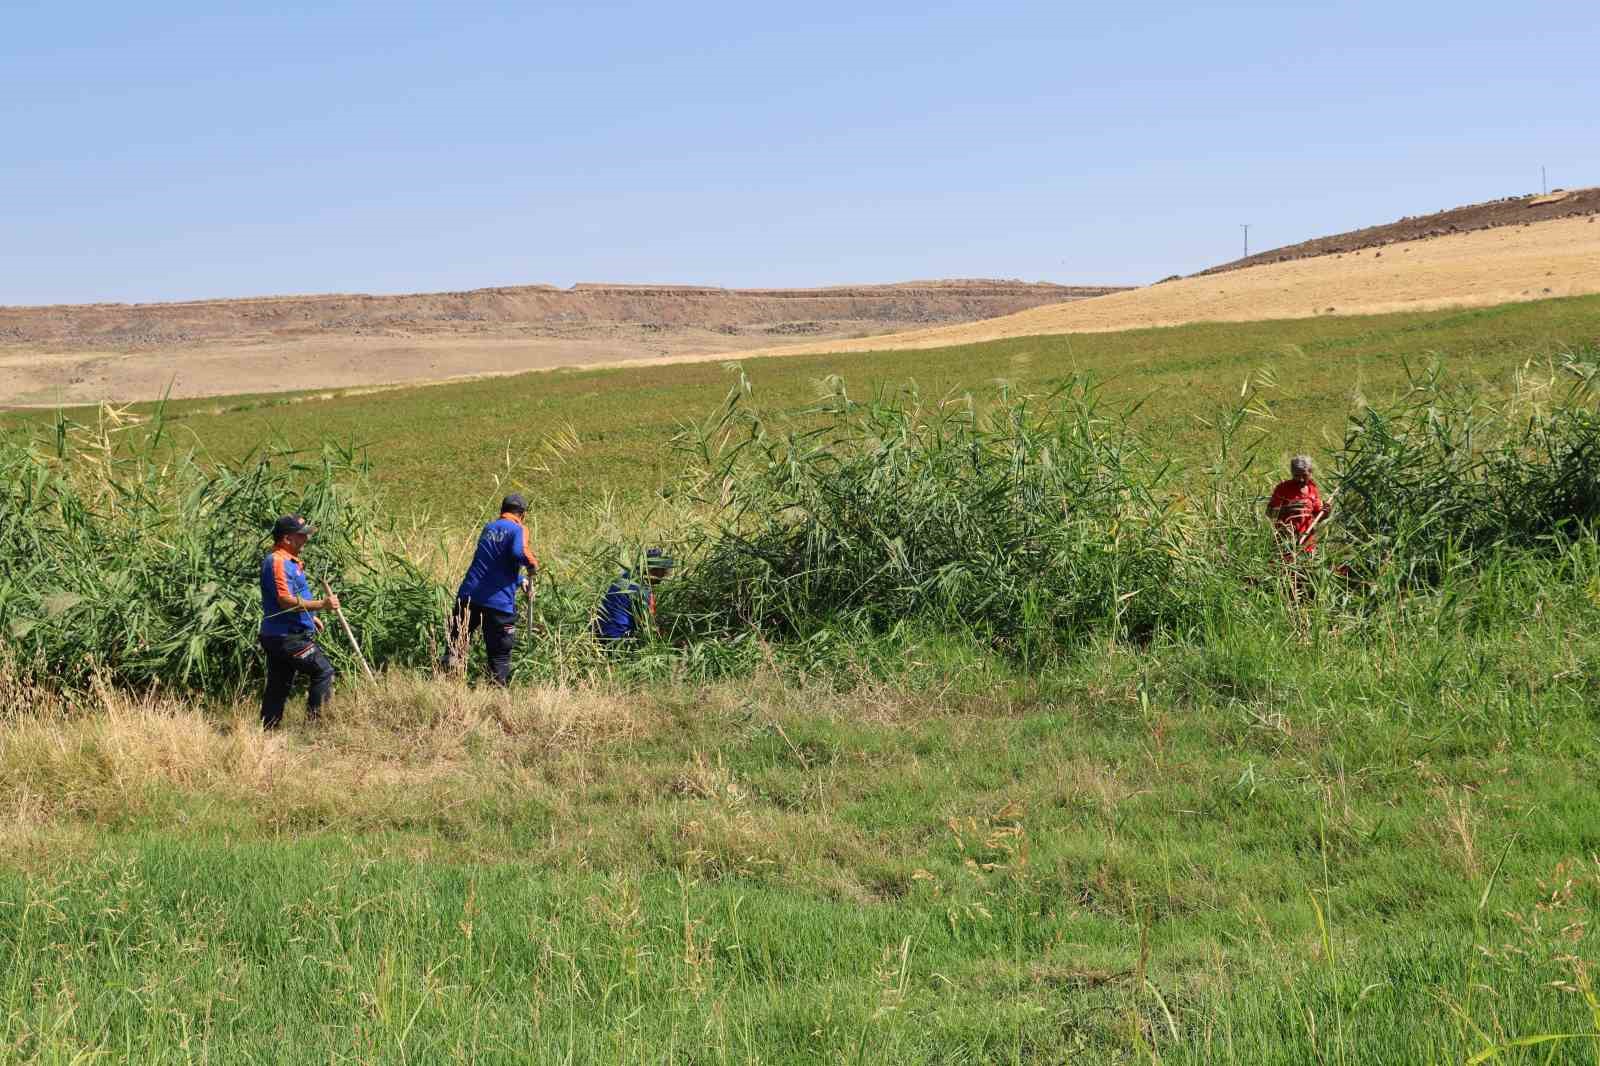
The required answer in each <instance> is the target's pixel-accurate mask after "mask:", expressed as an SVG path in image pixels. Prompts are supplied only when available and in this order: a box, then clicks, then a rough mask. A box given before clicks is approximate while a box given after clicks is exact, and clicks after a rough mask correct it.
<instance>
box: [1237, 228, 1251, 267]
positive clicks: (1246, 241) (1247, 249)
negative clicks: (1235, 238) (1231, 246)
mask: <svg viewBox="0 0 1600 1066" xmlns="http://www.w3.org/2000/svg"><path fill="white" fill-rule="evenodd" d="M1239 225H1241V226H1243V227H1244V257H1245V258H1246V259H1249V258H1250V223H1248V222H1241V223H1239Z"/></svg>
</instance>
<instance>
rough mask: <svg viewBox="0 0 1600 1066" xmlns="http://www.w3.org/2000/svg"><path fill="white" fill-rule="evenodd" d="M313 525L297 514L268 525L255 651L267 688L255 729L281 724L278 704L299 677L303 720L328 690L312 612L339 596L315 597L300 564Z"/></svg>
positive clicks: (328, 666)
mask: <svg viewBox="0 0 1600 1066" xmlns="http://www.w3.org/2000/svg"><path fill="white" fill-rule="evenodd" d="M315 532H316V527H315V526H313V525H311V523H309V522H307V521H306V520H305V519H304V518H303V517H301V516H300V515H297V514H291V515H284V516H283V517H282V518H280V519H278V520H277V522H275V523H273V526H272V541H273V543H272V551H270V552H268V553H267V555H266V557H265V558H264V559H262V560H261V634H260V640H261V650H262V651H264V652H266V653H267V688H266V691H265V692H264V693H262V696H261V727H262V728H263V729H276V728H278V726H279V725H280V724H282V722H283V705H284V704H285V703H287V702H288V700H289V690H290V689H291V688H293V687H294V679H295V678H296V677H298V676H300V675H302V674H303V675H305V677H306V678H307V679H308V680H309V681H310V684H311V693H310V696H309V697H308V698H307V699H306V720H307V721H311V722H314V721H316V720H317V718H318V717H319V716H320V715H321V713H322V705H323V704H324V703H326V702H327V699H328V693H329V692H331V691H332V690H333V676H334V674H333V664H332V663H330V662H328V657H327V656H326V655H324V654H323V653H322V649H321V648H319V647H317V630H319V629H321V628H322V620H321V619H319V618H317V617H315V616H314V615H313V614H312V612H313V611H331V610H337V609H338V607H339V597H337V596H335V595H333V594H332V593H329V594H328V597H327V599H318V598H316V597H315V596H313V595H312V594H311V582H310V580H308V579H307V578H306V568H305V566H304V565H303V564H302V563H301V562H300V552H301V550H302V549H304V548H305V546H306V541H307V540H308V539H310V537H311V534H313V533H315Z"/></svg>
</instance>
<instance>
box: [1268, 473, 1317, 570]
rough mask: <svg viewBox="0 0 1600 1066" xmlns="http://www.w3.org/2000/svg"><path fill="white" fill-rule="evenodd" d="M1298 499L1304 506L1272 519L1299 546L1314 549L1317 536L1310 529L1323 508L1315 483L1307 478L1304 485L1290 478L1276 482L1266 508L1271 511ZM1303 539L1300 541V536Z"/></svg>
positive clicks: (1314, 526)
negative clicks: (1276, 484)
mask: <svg viewBox="0 0 1600 1066" xmlns="http://www.w3.org/2000/svg"><path fill="white" fill-rule="evenodd" d="M1297 500H1298V501H1299V502H1300V503H1302V504H1304V505H1305V506H1303V507H1301V508H1300V510H1299V511H1297V512H1295V513H1293V514H1283V515H1279V516H1277V518H1275V519H1274V521H1276V522H1277V523H1278V529H1279V531H1280V532H1281V533H1283V534H1284V536H1285V537H1286V538H1288V539H1290V540H1291V542H1299V543H1300V547H1301V548H1303V549H1304V550H1306V551H1308V552H1309V551H1315V550H1316V548H1317V537H1316V534H1315V533H1312V532H1311V531H1312V530H1313V529H1314V528H1316V524H1317V519H1318V518H1321V517H1322V512H1323V510H1324V507H1323V503H1322V493H1320V492H1318V491H1317V483H1316V482H1315V481H1311V480H1307V481H1306V483H1305V484H1304V485H1302V484H1300V482H1298V481H1296V480H1295V479H1294V478H1290V479H1289V480H1288V481H1280V482H1278V487H1277V488H1275V489H1273V490H1272V499H1271V500H1270V501H1268V503H1267V509H1268V510H1269V511H1273V510H1276V509H1278V508H1279V507H1283V506H1284V505H1286V504H1291V503H1294V502H1295V501H1297ZM1302 537H1304V538H1305V540H1304V541H1303V542H1301V540H1300V539H1301V538H1302Z"/></svg>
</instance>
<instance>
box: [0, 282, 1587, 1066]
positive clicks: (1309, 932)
mask: <svg viewBox="0 0 1600 1066" xmlns="http://www.w3.org/2000/svg"><path fill="white" fill-rule="evenodd" d="M1407 362H1409V363H1410V364H1411V366H1412V368H1413V373H1412V376H1411V377H1410V378H1408V376H1407V372H1406V369H1405V365H1404V364H1406V363H1407ZM1597 362H1600V298H1586V299H1574V300H1556V301H1545V302H1539V303H1529V304H1518V305H1512V306H1506V307H1499V308H1490V309H1485V310H1480V311H1470V312H1441V313H1430V314H1411V315H1399V316H1385V317H1374V318H1357V319H1338V318H1324V319H1318V320H1314V321H1303V322H1281V323H1258V324H1249V325H1209V326H1191V327H1184V328H1180V329H1163V330H1148V331H1139V332H1135V333H1128V334H1114V335H1112V334H1107V335H1099V336H1077V337H1071V338H1066V337H1047V338H1031V339H1027V340H1020V341H1008V342H1003V343H997V344H991V345H978V346H973V347H969V348H963V349H953V350H946V351H934V352H911V353H892V354H881V353H880V354H872V355H863V356H845V357H836V358H826V359H825V358H820V357H819V358H809V357H804V358H787V359H771V360H751V361H749V362H747V363H746V364H745V365H744V366H743V368H742V371H743V373H744V375H746V376H747V377H748V378H749V380H750V381H751V382H753V392H752V393H751V394H750V396H749V398H748V402H740V403H739V404H737V405H734V406H732V407H725V406H723V402H724V398H725V397H726V396H727V395H728V393H729V390H730V389H731V388H734V387H735V386H736V385H737V383H738V381H739V376H738V374H736V373H735V372H732V371H730V370H728V369H725V368H723V367H720V366H717V365H715V364H701V365H689V366H680V367H663V368H650V369H641V370H628V371H620V370H619V371H594V372H569V373H557V374H545V375H529V376H525V377H519V378H508V379H499V380H491V381H482V382H472V383H463V384H452V385H441V386H435V387H428V388H419V389H413V390H396V391H391V392H382V393H371V394H367V395H360V396H346V397H337V396H336V397H333V398H329V399H311V398H303V397H253V398H249V399H247V400H237V401H235V400H226V401H184V402H181V403H176V404H173V405H171V407H170V411H169V412H168V413H169V415H170V418H169V419H168V420H167V421H165V422H164V423H162V425H161V427H160V436H159V439H154V438H155V434H154V433H153V432H152V428H151V426H150V424H144V425H140V426H135V427H133V429H132V430H130V431H126V432H124V431H122V430H119V429H117V428H116V427H111V428H110V429H106V428H105V427H100V428H99V429H85V428H74V427H72V426H69V425H65V424H55V423H53V422H52V421H51V420H49V419H46V418H44V417H42V416H35V415H26V416H23V415H14V416H11V422H12V423H13V426H12V427H11V432H10V433H9V434H8V435H6V436H3V437H0V474H4V480H3V485H4V487H5V488H4V491H5V492H6V493H7V495H6V496H5V497H4V498H3V501H0V502H3V503H4V504H5V509H4V510H3V511H0V558H3V559H4V561H5V569H4V571H3V572H0V634H3V635H4V639H5V641H6V643H5V645H4V652H3V654H0V826H3V827H4V830H3V832H0V1066H3V1064H9V1063H13V1062H16V1063H22V1062H29V1063H32V1062H50V1063H54V1062H61V1063H76V1062H94V1061H126V1062H140V1063H156V1062H159V1063H167V1062H171V1063H178V1062H185V1063H187V1062H262V1061H272V1062H306V1063H311V1062H335V1061H340V1062H343V1061H356V1062H396V1063H402V1062H416V1063H435V1062H506V1063H513V1062H564V1063H565V1062H570V1063H579V1062H583V1063H588V1062H596V1063H609V1062H640V1063H645V1062H649V1063H658V1062H659V1063H733V1062H738V1063H755V1062H762V1063H797V1064H798V1063H813V1062H839V1063H912V1062H917V1063H920V1062H930V1063H1067V1062H1085V1063H1101V1062H1108V1063H1116V1062H1121V1063H1157V1062H1163V1063H1202V1062H1239V1063H1284V1064H1289V1063H1327V1064H1336V1063H1337V1064H1357V1063H1373V1064H1376V1063H1397V1062H1400V1063H1412V1062H1416V1063H1463V1062H1490V1061H1492V1062H1499V1063H1582V1062H1590V1063H1592V1062H1595V1061H1597V1059H1600V991H1597V989H1596V988H1595V985H1594V974H1595V972H1596V968H1597V967H1600V930H1597V929H1596V928H1595V920H1596V919H1595V915H1596V914H1597V913H1600V796H1597V793H1596V789H1595V781H1596V779H1597V774H1600V747H1597V744H1596V739H1597V730H1600V542H1597V540H1596V537H1595V528H1596V523H1597V521H1600V413H1597V407H1600V404H1597V398H1596V388H1597V381H1600V378H1597V375H1596V370H1595V364H1596V363H1597ZM1423 366H1434V367H1437V368H1438V375H1439V376H1434V375H1433V374H1432V373H1431V372H1430V373H1418V368H1421V367H1423ZM830 374H838V375H839V376H841V377H842V378H843V381H844V385H845V387H846V389H847V391H848V395H849V396H850V397H852V398H854V399H855V400H857V401H860V402H855V403H852V402H848V401H847V400H846V399H845V398H844V397H843V396H841V394H840V393H839V391H838V388H837V386H836V385H833V384H829V383H827V382H825V381H824V379H825V378H826V377H827V376H828V375H830ZM1081 374H1089V375H1092V377H1093V378H1095V379H1098V380H1099V381H1101V382H1102V383H1103V384H1102V385H1101V386H1100V387H1099V388H1098V389H1097V388H1096V387H1095V386H1094V385H1093V384H1091V383H1089V382H1087V381H1085V380H1084V379H1083V378H1081V377H1079V376H1078V375H1081ZM907 380H915V382H916V383H917V385H918V388H919V390H920V395H921V397H922V400H923V403H922V405H921V406H920V407H919V406H917V405H915V404H912V403H911V402H909V401H908V400H907V399H906V398H905V396H904V394H903V393H895V394H885V396H884V397H882V398H881V399H874V398H873V396H874V391H875V389H876V388H877V387H878V386H879V385H883V386H886V387H888V388H889V389H890V390H894V389H895V388H897V387H898V386H899V385H901V384H903V383H904V382H906V381H907ZM997 380H1004V381H1007V382H1010V383H1013V386H1014V387H1013V389H1012V390H1011V393H1010V394H1009V396H1007V397H1005V398H997V394H996V382H997ZM1408 382H1409V384H1408ZM1402 386H1406V389H1405V390H1404V391H1403V392H1402ZM1057 388H1060V389H1061V390H1062V391H1061V392H1060V393H1059V395H1056V396H1055V397H1054V398H1053V399H1049V400H1046V399H1043V398H1033V399H1026V398H1024V397H1027V396H1036V397H1042V396H1044V395H1045V394H1049V393H1051V392H1052V391H1053V390H1055V389H1057ZM1241 391H1243V392H1244V395H1241ZM963 393H971V394H972V395H973V396H974V397H976V398H977V400H978V402H977V403H975V404H974V405H972V406H971V407H968V406H967V405H965V404H961V403H951V404H946V405H943V406H941V405H938V404H937V403H934V402H932V401H936V400H938V399H939V398H943V397H947V396H958V395H960V394H963ZM1140 399H1142V400H1144V403H1143V406H1141V407H1139V408H1138V410H1137V411H1135V412H1134V413H1132V414H1131V415H1129V416H1126V417H1125V416H1124V415H1123V414H1122V413H1121V409H1122V408H1123V407H1124V406H1125V405H1126V404H1127V403H1131V402H1133V401H1135V400H1140ZM1363 400H1365V401H1370V406H1364V405H1363V404H1362V403H1361V401H1363ZM797 412H800V413H799V414H798V415H796V413H797ZM1230 412H1232V415H1231V416H1230ZM1352 415H1355V416H1356V417H1357V420H1358V421H1356V422H1355V423H1350V422H1349V419H1350V417H1351V416H1352ZM71 417H72V419H74V420H75V421H77V422H78V423H82V424H84V425H88V424H90V423H94V422H95V419H94V418H93V416H92V415H90V414H89V413H87V412H72V413H71ZM690 424H693V425H696V426H698V427H699V429H698V430H697V431H695V432H690V433H687V434H686V435H684V437H683V439H682V440H680V442H679V446H678V447H676V448H675V447H674V446H673V445H672V440H673V438H674V436H675V435H676V434H677V433H678V431H679V430H680V428H682V427H684V426H686V425H690ZM1350 424H1353V425H1357V426H1359V429H1360V431H1359V432H1357V433H1351V434H1350V435H1349V436H1348V438H1347V436H1346V434H1345V429H1346V427H1347V425H1350ZM58 429H59V434H58V433H57V430H58ZM574 438H575V439H574ZM330 440H332V441H340V442H344V443H346V444H354V445H364V446H365V447H364V451H365V453H366V455H367V457H368V458H369V459H370V461H371V463H372V473H371V480H370V483H368V482H367V481H366V480H364V479H363V478H362V477H361V476H360V475H359V472H358V471H357V469H356V467H355V465H354V464H352V463H351V462H350V461H349V457H348V455H345V454H342V453H338V452H329V453H325V456H324V457H323V458H315V459H313V458H312V456H313V453H316V454H318V455H323V454H324V453H322V452H321V448H322V445H323V444H324V443H325V442H327V441H330ZM274 443H276V444H281V445H285V446H289V447H292V448H298V449H303V450H304V455H303V456H302V458H303V459H304V460H305V461H304V462H303V463H302V464H301V465H300V466H298V467H296V466H293V465H285V463H284V462H283V461H282V460H281V459H277V458H274V459H270V460H268V461H267V462H266V463H265V464H260V463H257V462H256V461H255V460H254V459H250V460H246V459H245V457H246V456H248V455H250V454H251V453H253V452H255V451H257V450H258V449H259V448H260V447H261V446H262V445H263V444H274ZM1252 447H1254V448H1255V451H1254V452H1253V453H1252V451H1251V448H1252ZM191 448H194V449H198V455H199V456H200V457H201V462H199V463H192V462H189V461H187V460H186V459H185V458H184V457H185V455H186V453H187V451H188V450H189V449H191ZM1301 450H1305V451H1311V452H1313V453H1314V454H1316V455H1318V457H1319V459H1321V460H1322V461H1323V472H1322V473H1321V474H1320V475H1319V476H1320V477H1322V478H1323V483H1324V487H1325V489H1326V490H1328V491H1329V492H1330V494H1331V493H1337V494H1338V495H1337V501H1338V502H1337V506H1338V507H1339V517H1338V522H1337V523H1335V524H1334V525H1333V526H1331V527H1330V529H1329V532H1328V534H1327V538H1326V541H1325V548H1324V551H1323V552H1322V553H1321V554H1320V555H1319V557H1318V560H1317V561H1315V562H1313V563H1310V564H1307V565H1305V566H1304V567H1303V572H1297V573H1299V576H1298V577H1296V576H1294V575H1291V574H1287V573H1285V571H1284V569H1283V567H1282V565H1281V563H1280V561H1279V550H1278V548H1277V546H1276V545H1275V543H1274V541H1273V539H1272V535H1271V533H1270V532H1269V531H1267V530H1266V529H1264V528H1263V526H1264V523H1263V521H1262V519H1261V517H1260V506H1261V496H1262V495H1263V494H1264V493H1265V492H1266V491H1267V490H1268V489H1269V488H1270V486H1271V484H1272V481H1273V480H1274V479H1275V478H1276V477H1278V476H1281V475H1279V473H1278V470H1279V468H1280V467H1281V465H1282V460H1283V459H1284V458H1285V457H1286V456H1287V454H1289V453H1290V452H1291V451H1301ZM663 485H671V486H673V487H674V492H673V495H672V496H671V498H670V499H667V500H664V501H659V502H657V501H655V490H656V489H658V488H659V487H661V486H663ZM509 487H517V488H526V489H531V490H532V496H533V498H534V511H535V512H538V513H537V514H536V515H533V516H534V517H537V518H538V520H539V521H540V522H541V523H542V524H543V525H544V526H545V527H546V528H547V529H548V530H549V531H550V535H549V536H548V537H547V538H546V540H545V541H544V542H543V543H545V544H548V545H550V546H551V549H552V556H551V559H550V566H549V571H550V573H549V574H547V575H546V577H545V578H544V579H543V581H542V583H541V588H540V599H539V601H538V608H537V610H538V614H539V619H540V621H541V623H542V625H543V629H542V631H541V632H540V633H539V634H537V635H531V634H524V640H523V642H522V643H521V644H519V647H518V650H517V659H516V672H515V675H514V681H513V684H512V686H511V687H510V688H509V689H508V690H505V691H497V690H494V689H491V688H488V687H486V686H483V685H481V684H478V683H476V681H477V675H476V673H475V672H474V673H473V674H472V675H471V677H470V679H469V680H470V681H471V682H473V683H470V684H469V683H464V682H463V681H462V680H461V679H459V678H451V677H444V678H435V677H433V676H431V675H430V671H429V669H428V663H429V662H430V661H431V659H432V657H433V653H434V651H435V650H436V649H435V648H434V647H433V646H432V645H430V644H429V641H430V640H435V639H437V633H438V630H439V627H440V624H441V622H442V618H443V611H444V609H445V607H444V605H445V604H446V603H447V602H448V599H449V596H450V594H451V585H450V584H449V582H450V580H451V579H452V578H453V576H454V575H453V573H451V572H441V569H440V566H441V564H440V563H439V560H438V558H437V556H436V555H432V554H429V552H428V549H427V547H426V546H427V544H428V543H429V539H430V538H435V539H437V538H443V539H445V540H449V541H452V542H454V541H459V540H461V539H462V538H463V537H466V536H468V535H469V534H470V530H471V528H472V524H473V523H474V522H475V521H477V520H479V519H481V518H482V517H483V516H485V515H486V514H487V513H488V512H489V510H490V509H491V508H492V506H493V504H494V502H495V500H496V499H497V497H498V495H499V494H500V492H501V491H503V490H504V489H505V488H509ZM608 500H609V501H610V502H609V503H608V502H607V501H608ZM289 506H300V507H304V508H305V509H306V510H307V511H309V512H312V513H314V514H315V515H316V516H317V517H318V518H319V520H320V521H321V522H322V524H323V529H324V532H323V534H322V545H321V547H320V548H318V550H319V551H320V552H321V554H320V555H319V556H317V557H316V558H315V559H314V560H313V561H314V562H315V563H316V564H317V565H318V566H320V567H321V572H324V573H329V574H332V575H333V576H334V577H335V578H336V579H337V580H338V581H339V582H340V584H341V587H342V588H343V589H345V590H347V595H346V599H347V602H348V603H349V605H350V614H351V616H352V622H353V623H354V624H355V627H356V630H357V632H358V635H359V638H360V639H361V640H362V641H363V643H364V645H365V646H366V648H367V651H368V653H369V654H370V655H371V656H372V657H373V658H375V659H376V660H377V665H378V669H379V671H380V676H379V678H378V680H377V681H376V683H366V682H362V681H360V680H358V679H357V678H358V675H357V672H356V669H355V668H354V663H353V661H352V660H351V659H350V657H349V655H348V652H347V651H346V650H345V649H344V647H343V644H342V638H340V637H332V636H330V637H328V638H327V640H326V643H327V644H328V647H329V650H330V652H331V653H333V654H335V655H336V656H337V657H338V662H339V664H340V666H341V669H342V671H343V679H342V680H341V682H340V687H339V689H338V690H337V692H336V696H335V703H334V707H333V712H332V715H331V720H330V721H329V722H327V723H325V724H323V725H321V726H316V727H313V726H309V725H306V724H304V723H302V722H301V721H300V719H299V710H298V706H296V705H292V706H291V718H290V723H289V727H288V728H287V729H286V730H285V731H284V732H283V733H281V734H275V735H270V736H266V735H263V734H262V733H261V732H260V730H259V729H258V728H257V727H256V726H255V724H254V716H255V713H256V709H255V706H254V703H253V698H254V692H255V687H256V686H257V685H258V684H259V680H260V677H259V665H258V664H257V663H256V661H255V656H254V653H253V650H252V646H251V635H252V633H253V630H254V625H255V621H256V616H255V614H254V597H255V591H254V585H253V581H254V577H253V573H252V569H253V566H254V563H255V560H256V559H257V558H258V553H259V551H260V550H261V549H262V547H263V546H264V545H263V544H262V543H261V542H260V537H259V533H258V530H259V528H260V526H259V523H260V521H261V519H262V516H264V515H270V514H272V513H275V512H276V511H277V510H278V509H280V508H286V507H289ZM598 509H606V510H607V511H608V513H610V514H611V515H613V516H614V517H613V519H608V520H606V521H601V520H600V519H599V518H597V517H596V514H597V513H599V510H598ZM630 512H637V513H645V512H648V513H649V514H650V515H652V516H653V517H651V518H650V519H649V520H648V521H642V522H641V525H643V526H644V527H646V528H648V529H649V531H650V532H651V533H652V535H655V534H657V533H659V534H660V535H661V536H662V537H665V538H668V539H669V542H670V543H671V544H672V545H673V547H674V549H675V550H676V551H678V552H679V553H680V557H681V559H682V560H683V564H684V565H683V566H682V568H681V572H680V574H679V575H678V576H676V577H675V578H674V579H673V581H672V582H669V583H668V584H667V585H665V586H663V588H662V596H661V598H662V606H661V610H662V623H661V630H662V631H661V632H660V633H659V634H658V635H657V636H656V637H654V638H652V639H650V640H647V641H645V642H643V644H642V645H641V646H640V647H638V648H636V649H629V650H627V651H625V652H622V653H616V652H606V651H603V650H601V649H598V648H596V647H595V646H594V643H593V641H592V640H590V639H588V637H587V636H586V630H587V619H588V617H589V613H590V612H591V611H592V608H593V599H594V596H595V595H597V594H598V591H599V590H600V589H603V588H604V584H605V582H606V581H607V580H609V577H610V575H611V573H612V572H613V570H612V568H613V566H614V563H615V561H616V560H617V558H618V557H619V555H620V554H625V548H626V545H627V539H626V536H625V535H624V534H625V533H626V532H627V531H626V529H625V528H624V527H626V526H627V524H628V522H627V517H626V516H627V515H628V514H629V513H630ZM615 516H621V517H620V518H618V517H615ZM607 522H610V523H611V524H610V525H608V524H607ZM613 527H616V528H613ZM408 530H409V531H411V533H413V534H415V538H414V539H407V537H408V534H407V531H408ZM619 530H621V531H620V532H619ZM313 545H314V546H316V542H315V541H314V542H313ZM451 565H454V564H453V563H452V564H451Z"/></svg>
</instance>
